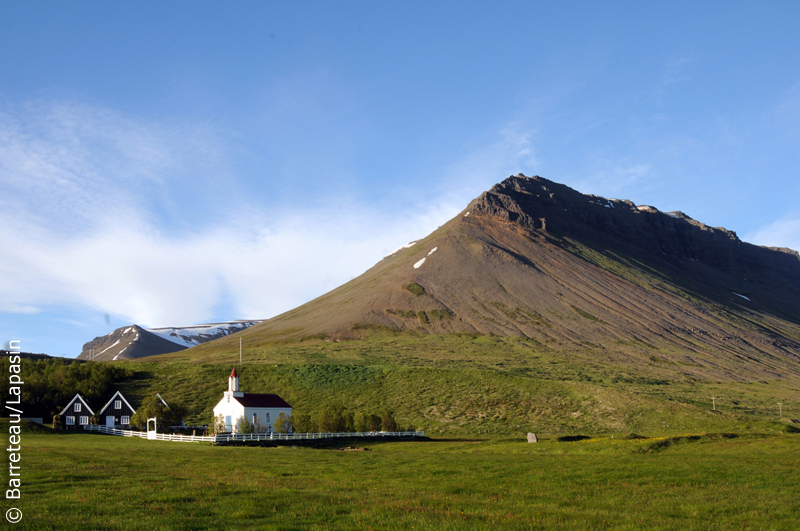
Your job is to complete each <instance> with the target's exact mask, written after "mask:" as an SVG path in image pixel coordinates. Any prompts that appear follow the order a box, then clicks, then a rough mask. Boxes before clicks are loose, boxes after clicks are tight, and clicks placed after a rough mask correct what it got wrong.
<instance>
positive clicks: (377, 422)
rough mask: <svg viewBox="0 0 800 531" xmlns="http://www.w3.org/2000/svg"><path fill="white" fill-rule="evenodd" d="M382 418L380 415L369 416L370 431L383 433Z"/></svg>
mask: <svg viewBox="0 0 800 531" xmlns="http://www.w3.org/2000/svg"><path fill="white" fill-rule="evenodd" d="M381 425H382V422H381V418H380V417H379V416H378V415H370V416H369V431H381Z"/></svg>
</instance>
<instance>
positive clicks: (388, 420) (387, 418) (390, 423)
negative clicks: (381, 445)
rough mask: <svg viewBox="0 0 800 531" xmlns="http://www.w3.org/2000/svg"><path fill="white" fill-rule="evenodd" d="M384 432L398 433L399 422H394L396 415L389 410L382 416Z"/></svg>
mask: <svg viewBox="0 0 800 531" xmlns="http://www.w3.org/2000/svg"><path fill="white" fill-rule="evenodd" d="M381 421H382V423H383V430H384V431H397V421H395V420H394V414H393V413H392V412H391V411H389V410H388V409H387V410H385V411H384V412H383V415H381Z"/></svg>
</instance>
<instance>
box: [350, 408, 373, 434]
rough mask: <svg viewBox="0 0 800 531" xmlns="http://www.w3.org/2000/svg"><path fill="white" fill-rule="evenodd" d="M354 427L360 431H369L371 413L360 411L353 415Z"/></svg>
mask: <svg viewBox="0 0 800 531" xmlns="http://www.w3.org/2000/svg"><path fill="white" fill-rule="evenodd" d="M353 427H354V428H355V430H356V431H358V432H364V431H369V415H367V414H366V413H363V412H361V411H359V412H358V413H356V414H355V415H354V417H353Z"/></svg>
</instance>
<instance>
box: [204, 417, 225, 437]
mask: <svg viewBox="0 0 800 531" xmlns="http://www.w3.org/2000/svg"><path fill="white" fill-rule="evenodd" d="M226 432H227V430H226V426H225V417H223V416H222V415H217V416H216V417H214V420H213V422H211V426H209V427H208V434H209V435H217V434H219V433H226Z"/></svg>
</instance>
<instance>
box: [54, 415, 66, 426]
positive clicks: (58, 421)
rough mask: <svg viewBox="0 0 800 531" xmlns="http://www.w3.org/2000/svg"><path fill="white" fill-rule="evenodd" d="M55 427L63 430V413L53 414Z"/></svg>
mask: <svg viewBox="0 0 800 531" xmlns="http://www.w3.org/2000/svg"><path fill="white" fill-rule="evenodd" d="M53 429H54V430H63V429H64V425H63V424H62V423H61V415H53Z"/></svg>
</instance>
